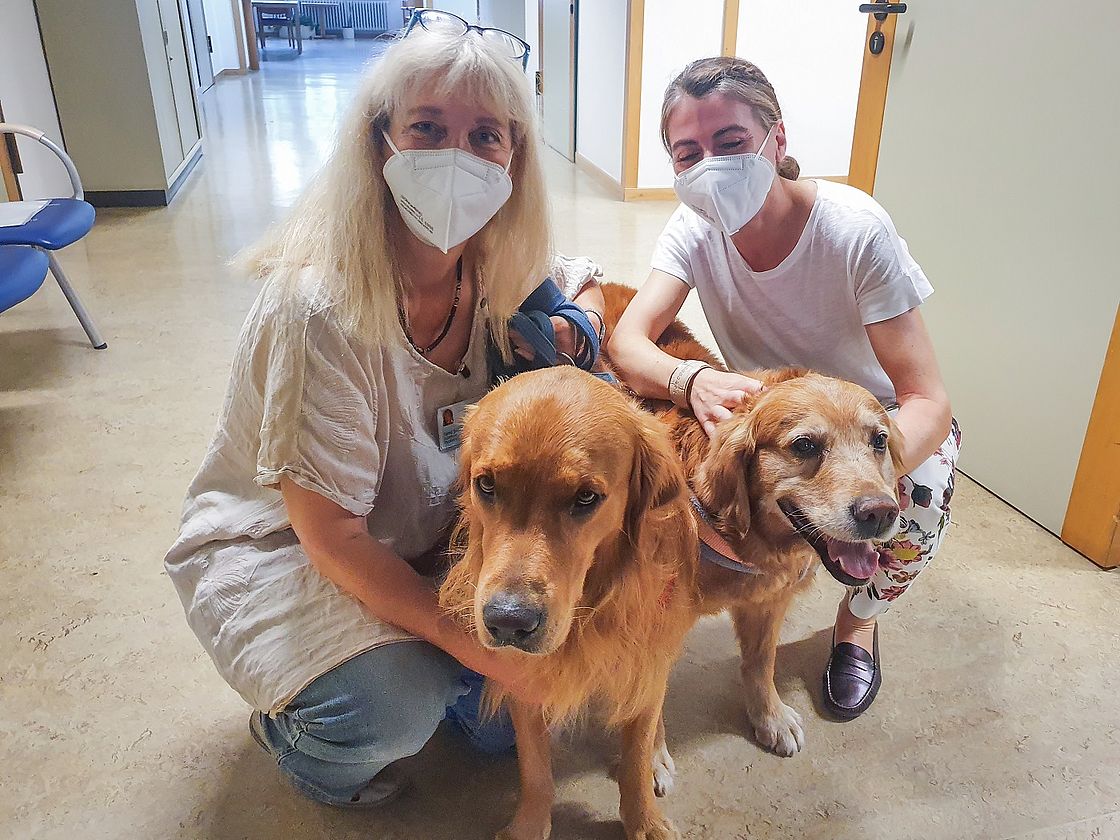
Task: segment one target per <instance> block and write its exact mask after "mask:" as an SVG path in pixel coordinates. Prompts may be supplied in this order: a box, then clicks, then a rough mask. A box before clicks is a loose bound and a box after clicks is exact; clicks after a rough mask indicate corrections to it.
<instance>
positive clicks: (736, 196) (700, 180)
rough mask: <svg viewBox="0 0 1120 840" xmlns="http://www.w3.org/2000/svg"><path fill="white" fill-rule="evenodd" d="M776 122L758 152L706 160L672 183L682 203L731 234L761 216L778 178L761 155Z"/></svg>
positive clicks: (768, 162) (770, 165) (771, 166)
mask: <svg viewBox="0 0 1120 840" xmlns="http://www.w3.org/2000/svg"><path fill="white" fill-rule="evenodd" d="M776 126H777V123H775V124H774V125H773V126H771V127H770V130H769V131H768V132H766V138H765V139H764V140H763V141H762V145H760V146H759V147H758V151H757V152H752V153H748V154H740V155H720V156H716V157H706V158H704V159H703V160H701V161H700V162H699V163H697V164H695V165H693V166H690V167H689V168H688V169H686V170H685V171H684V172H682V173H680V174H679V175H678V176H677V177H676V179H674V181H673V190H674V191H675V192H676V194H677V198H679V199H680V200H681V204H683V205H685V206H686V207H688V208H690V209H691V210H692V211H693V212H694V213H696V214H697V215H698V216H700V217H701V218H702V219H704V220H705V221H707V222H708V224H710V225H713V226H714V227H717V228H719V229H720V230H722V231H723V232H724V233H726V234H728V235H731V234H733V233H738V232H739V230H740V229H741V228H742V227H743V226H744V225H746V224H747V222H749V221H750V220H751V219H753V218H754V217H755V216H757V215H758V211H759V210H761V209H762V205H763V204H764V203H766V196H768V195H769V194H770V188H771V187H772V186H773V185H774V177H775V176H776V175H777V172H776V170H775V169H774V164H772V163H771V162H770V161H769V160H767V159H766V158H764V157H763V156H762V150H763V149H764V148H765V147H766V144H767V143H768V142H770V135H771V134H773V133H774V128H775V127H776Z"/></svg>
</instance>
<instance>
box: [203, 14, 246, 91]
mask: <svg viewBox="0 0 1120 840" xmlns="http://www.w3.org/2000/svg"><path fill="white" fill-rule="evenodd" d="M234 4H237V5H238V6H240V4H239V3H238V2H237V0H202V6H203V9H204V11H205V12H206V34H207V35H209V36H210V43H211V44H212V45H213V47H214V52H212V53H211V54H210V61H211V63H212V64H213V65H214V75H215V76H217V75H218V74H219V73H221V72H222V71H223V70H240V69H241V62H240V61H239V60H238V57H237V39H238V37H240V36H239V34H238V29H237V24H236V19H235V18H234V14H235V11H234Z"/></svg>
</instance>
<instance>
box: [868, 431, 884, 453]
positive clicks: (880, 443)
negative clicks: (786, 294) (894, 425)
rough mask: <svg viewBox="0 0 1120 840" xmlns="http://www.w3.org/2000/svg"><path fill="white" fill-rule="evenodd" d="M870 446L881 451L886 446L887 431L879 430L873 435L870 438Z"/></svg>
mask: <svg viewBox="0 0 1120 840" xmlns="http://www.w3.org/2000/svg"><path fill="white" fill-rule="evenodd" d="M871 446H872V447H874V448H875V449H876V450H877V451H879V452H883V451H884V450H886V448H887V433H886V432H879V434H877V435H875V437H873V438H871Z"/></svg>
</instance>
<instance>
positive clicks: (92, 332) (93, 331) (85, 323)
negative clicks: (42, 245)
mask: <svg viewBox="0 0 1120 840" xmlns="http://www.w3.org/2000/svg"><path fill="white" fill-rule="evenodd" d="M47 258H48V259H49V260H50V266H51V274H53V275H54V279H55V280H56V281H58V285H59V288H61V289H62V293H63V294H64V295H66V300H68V301H69V302H70V308H71V309H73V310H74V314H75V315H77V316H78V320H79V321H81V323H82V329H84V330H85V331H86V335H87V336H89V343H90V344H92V345H93V349H94V350H104V349H105V348H106V347H108V346H109V345H108V344H106V343H105V339H103V338H102V337H101V333H99V332H98V331H97V327H96V325H94V323H93V319H92V318H91V317H90V316H89V312H87V311H86V308H85V306H83V305H82V300H81V298H79V297H78V293H77V292H75V291H74V287H73V286H71V285H70V281H69V280H67V279H66V274H65V272H63V270H62V266H61V265H59V264H58V260H57V259H56V258H55V255H54V251H47Z"/></svg>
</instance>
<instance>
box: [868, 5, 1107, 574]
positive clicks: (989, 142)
mask: <svg viewBox="0 0 1120 840" xmlns="http://www.w3.org/2000/svg"><path fill="white" fill-rule="evenodd" d="M908 6H909V8H908V10H907V11H906V13H905V14H903V15H900V16H898V17H897V20H892V21H891V22H892V23H894V24H896V26H897V29H896V30H895V31H894V32H893V33H890V34H889V35H888V40H889V42H890V46H893V59H892V60H891V63H890V65H889V86H887V92H886V98H885V107H884V108H883V116H882V134H881V139H880V142H879V149H878V154H877V156H875V155H868V161H870V162H871V163H872V164H873V166H872V168H871V179H872V181H871V183H873V185H874V192H875V197H876V198H877V199H878V200H879V201H880V202H881V203H882V204H883V205H884V206H885V207H886V209H887V210H888V212H890V213H891V214H892V216H893V217H894V220H895V223H896V224H897V227H898V229H899V231H900V232H901V233H902V235H903V236H904V237H906V239H907V241H908V242H909V244H910V248H911V251H912V252H913V254H914V256H915V257H916V258H917V259H918V261H919V262H920V263H921V264H922V265H923V268H924V269H925V270H926V274H927V275H928V276H929V278H930V280H931V282H932V283H933V285H934V287H935V288H936V289H937V293H936V294H935V295H934V296H933V297H932V298H931V299H930V301H929V302H928V303H927V304H926V306H925V307H923V312H924V313H925V316H926V319H927V321H928V323H929V325H930V330H931V332H932V334H933V336H934V340H935V344H936V346H937V353H938V358H939V361H940V362H941V366H942V368H943V371H944V374H945V379H946V382H947V384H948V387H949V393H950V396H951V398H952V400H953V406H954V410H955V412H956V414H957V416H958V418H959V419H960V421H961V425H962V427H963V429H964V438H965V442H964V448H963V451H962V455H961V468H962V470H963V471H964V472H965V473H967V474H968V475H970V476H971V477H972V478H974V479H976V480H977V481H979V482H980V483H981V484H983V485H984V486H985V487H987V488H988V489H990V490H992V491H993V492H994V493H996V494H997V495H999V496H1000V497H1002V498H1003V499H1005V500H1006V501H1008V502H1009V503H1010V504H1012V505H1014V506H1015V507H1016V508H1018V509H1019V510H1021V511H1022V512H1023V513H1025V514H1026V515H1028V516H1029V517H1031V518H1032V519H1034V520H1036V521H1037V522H1039V523H1040V524H1041V525H1043V526H1044V527H1046V528H1047V529H1049V530H1051V531H1052V532H1054V533H1056V534H1057V533H1065V531H1063V525H1064V524H1065V523H1066V521H1067V508H1071V507H1076V508H1077V513H1076V514H1075V516H1076V517H1077V519H1078V521H1080V519H1091V520H1092V521H1093V523H1094V525H1093V526H1092V528H1088V529H1086V528H1083V527H1081V526H1080V525H1079V526H1078V527H1077V528H1076V529H1074V530H1077V531H1078V532H1079V533H1081V532H1085V533H1090V532H1091V533H1092V534H1094V535H1096V536H1094V537H1093V538H1092V540H1090V541H1088V542H1085V543H1083V544H1084V545H1086V546H1088V545H1090V544H1091V545H1094V546H1097V547H1098V549H1100V547H1102V546H1105V545H1106V544H1107V545H1108V546H1109V547H1107V548H1105V549H1101V550H1104V551H1105V552H1106V553H1104V554H1095V555H1092V556H1094V559H1098V561H1099V562H1106V561H1107V560H1108V556H1109V555H1108V553H1107V552H1111V553H1112V557H1113V560H1115V547H1114V541H1113V539H1114V526H1113V523H1114V521H1115V520H1114V518H1115V516H1116V515H1117V510H1118V508H1120V485H1118V484H1117V482H1116V479H1115V476H1116V475H1117V473H1116V471H1115V469H1113V471H1112V472H1111V473H1108V471H1107V469H1105V470H1104V471H1103V472H1102V469H1101V467H1102V466H1103V464H1104V463H1115V460H1111V461H1098V459H1100V458H1104V457H1105V456H1106V453H1107V454H1110V455H1111V457H1112V458H1113V459H1115V458H1116V450H1117V449H1120V447H1117V446H1115V445H1114V442H1115V441H1116V430H1117V423H1116V420H1115V417H1116V415H1117V412H1118V411H1120V409H1117V405H1118V404H1120V396H1117V394H1118V392H1120V385H1117V384H1115V383H1117V382H1118V381H1120V374H1117V373H1116V372H1115V371H1114V368H1115V365H1116V364H1117V363H1116V362H1115V359H1116V356H1117V355H1118V354H1117V353H1116V352H1115V351H1113V352H1112V354H1111V356H1110V358H1111V359H1113V361H1112V362H1110V368H1108V369H1105V368H1104V360H1105V355H1106V350H1107V349H1108V347H1109V343H1110V336H1111V335H1112V333H1113V328H1114V322H1115V319H1116V315H1117V308H1118V305H1120V282H1118V281H1117V275H1116V269H1115V258H1114V256H1113V250H1114V249H1113V247H1112V241H1113V239H1114V237H1115V215H1116V213H1115V199H1114V196H1115V195H1116V193H1117V191H1118V190H1120V166H1117V163H1116V149H1117V148H1120V113H1118V109H1117V108H1116V107H1115V102H1116V98H1115V96H1116V94H1115V84H1114V82H1115V79H1117V78H1118V77H1120V53H1118V52H1117V51H1116V50H1115V47H1114V44H1113V40H1114V33H1115V32H1117V31H1120V7H1118V6H1117V5H1116V4H1114V3H1113V2H1111V0H1086V3H1085V4H1083V5H1082V6H1080V7H1079V8H1078V16H1079V19H1080V20H1083V21H1091V22H1092V25H1086V26H1080V27H1078V30H1077V37H1076V38H1058V37H1055V32H1056V30H1055V27H1056V26H1060V21H1059V20H1058V19H1056V18H1055V17H1054V15H1053V13H1052V11H1049V10H1047V9H1046V8H1044V7H1040V6H1033V5H1029V4H1026V5H1025V4H1022V3H1018V2H1015V0H989V1H988V2H986V3H980V4H977V3H975V2H973V1H972V0H937V2H934V0H914V2H910V3H909V4H908ZM892 36H893V37H892ZM884 53H885V54H889V50H884ZM865 66H866V65H865ZM873 76H874V74H873ZM878 77H881V79H882V83H883V85H886V83H887V80H886V74H885V72H883V69H882V66H881V65H880V70H879V72H878ZM872 110H873V109H872ZM865 119H869V117H867V115H866V114H865ZM855 169H856V167H855V166H853V170H855ZM864 171H865V172H866V171H867V170H866V168H865V169H864ZM1112 342H1113V345H1115V342H1116V339H1115V338H1112ZM1102 369H1103V370H1104V376H1103V377H1102ZM1098 384H1099V385H1100V388H1101V390H1100V392H1099V393H1098ZM1094 402H1095V403H1096V409H1094V408H1093V406H1094ZM1091 414H1092V423H1090V415H1091ZM1110 418H1111V419H1110ZM1087 429H1088V430H1089V436H1088V437H1087V436H1086V431H1087ZM1083 447H1084V448H1085V454H1083V453H1082V450H1083ZM1110 447H1111V448H1110ZM1079 461H1080V462H1081V465H1082V469H1081V470H1080V471H1079V470H1078V463H1079ZM1075 479H1076V485H1075ZM1071 500H1079V501H1078V502H1077V504H1076V505H1074V504H1073V502H1072V501H1071ZM1069 533H1071V534H1072V533H1073V531H1070V532H1069ZM1081 550H1083V551H1086V553H1089V551H1088V549H1086V548H1082V549H1081ZM1095 550H1097V549H1094V551H1095Z"/></svg>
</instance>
